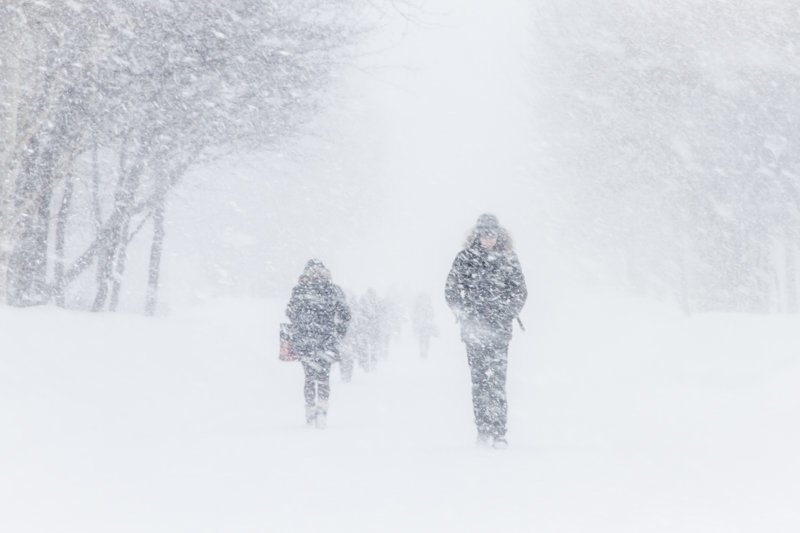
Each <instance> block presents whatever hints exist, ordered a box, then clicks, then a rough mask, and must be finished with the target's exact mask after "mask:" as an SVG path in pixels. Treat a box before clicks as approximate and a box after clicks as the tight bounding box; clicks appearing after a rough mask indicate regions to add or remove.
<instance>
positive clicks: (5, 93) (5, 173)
mask: <svg viewBox="0 0 800 533" xmlns="http://www.w3.org/2000/svg"><path fill="white" fill-rule="evenodd" d="M20 25H21V24H20V23H19V22H18V21H17V17H15V16H13V15H12V16H9V12H6V13H5V14H4V15H3V16H0V302H6V301H7V294H6V289H7V283H8V274H9V261H10V260H11V251H12V249H13V247H14V240H15V239H14V237H13V229H14V228H15V226H16V224H15V221H14V216H13V213H14V203H13V191H14V187H15V182H16V180H15V179H14V166H15V165H14V151H15V148H16V138H17V110H18V107H19V106H18V101H19V80H20V76H19V68H20V61H19V58H20V57H21V56H22V55H23V48H22V47H20V46H19V43H18V42H17V43H15V44H16V46H15V45H12V43H13V42H14V41H15V40H16V39H19V38H21V33H20V32H18V31H17V28H18V27H19V26H20Z"/></svg>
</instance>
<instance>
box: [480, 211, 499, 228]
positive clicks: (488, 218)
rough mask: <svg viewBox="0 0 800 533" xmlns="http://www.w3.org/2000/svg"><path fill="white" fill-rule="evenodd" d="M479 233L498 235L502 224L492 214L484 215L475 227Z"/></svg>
mask: <svg viewBox="0 0 800 533" xmlns="http://www.w3.org/2000/svg"><path fill="white" fill-rule="evenodd" d="M475 229H476V230H477V231H478V233H497V232H498V230H499V229H500V223H499V222H498V221H497V217H496V216H494V215H492V214H491V213H484V214H482V215H481V216H479V217H478V222H477V224H476V225H475Z"/></svg>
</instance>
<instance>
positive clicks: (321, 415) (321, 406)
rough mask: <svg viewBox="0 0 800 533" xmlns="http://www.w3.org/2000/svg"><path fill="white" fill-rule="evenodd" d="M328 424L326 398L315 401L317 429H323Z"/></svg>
mask: <svg viewBox="0 0 800 533" xmlns="http://www.w3.org/2000/svg"><path fill="white" fill-rule="evenodd" d="M327 425H328V400H320V401H319V402H318V403H317V418H316V426H317V429H325V427H326V426H327Z"/></svg>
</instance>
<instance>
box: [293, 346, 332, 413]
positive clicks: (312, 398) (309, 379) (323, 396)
mask: <svg viewBox="0 0 800 533" xmlns="http://www.w3.org/2000/svg"><path fill="white" fill-rule="evenodd" d="M300 361H301V362H302V363H303V372H304V373H305V375H306V381H305V385H304V387H303V394H304V395H305V398H306V405H315V404H316V401H317V400H320V401H327V400H328V397H329V396H330V393H331V361H330V359H329V358H327V357H322V358H319V357H303V358H301V359H300Z"/></svg>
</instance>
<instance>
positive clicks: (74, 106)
mask: <svg viewBox="0 0 800 533" xmlns="http://www.w3.org/2000/svg"><path fill="white" fill-rule="evenodd" d="M2 9H3V11H4V13H5V15H6V16H4V17H3V32H2V36H3V39H5V45H4V46H3V56H2V68H3V69H4V71H5V75H4V76H3V81H2V84H1V85H0V90H2V93H3V95H4V97H3V99H2V103H3V106H2V108H0V109H2V123H1V124H2V130H0V131H1V132H2V134H3V137H4V139H5V141H4V143H3V145H2V146H3V149H2V152H0V156H2V157H0V161H2V166H1V167H0V168H2V169H3V170H2V172H3V176H4V178H3V180H2V185H3V187H2V199H3V206H4V209H3V211H2V213H3V217H4V219H3V224H2V228H3V234H2V238H3V242H4V244H3V246H2V254H3V255H2V261H1V262H0V265H2V267H3V268H2V272H3V278H4V279H5V280H6V281H5V282H4V283H3V286H4V287H5V290H6V299H7V301H9V302H11V303H18V304H21V305H27V304H29V303H37V302H46V301H57V302H59V303H61V304H62V305H67V306H69V307H77V308H92V309H96V310H101V309H116V308H118V307H119V306H122V307H124V308H126V309H130V310H137V309H141V308H142V306H143V305H145V307H147V309H150V310H153V309H154V308H155V306H156V305H157V301H158V300H159V297H161V300H164V301H165V302H167V303H168V302H170V301H172V302H173V303H175V304H178V303H181V302H191V301H197V300H198V299H201V300H202V299H205V298H207V297H211V296H224V295H247V294H251V295H261V296H269V295H273V296H274V295H279V294H283V293H285V290H286V288H287V286H288V284H289V283H291V281H292V280H293V279H294V278H295V277H296V276H297V273H298V270H299V268H300V266H301V265H302V264H303V262H304V261H305V260H306V259H307V258H308V257H311V256H320V257H324V258H325V259H326V260H327V261H328V262H329V263H330V265H331V267H332V269H333V271H334V272H336V273H337V274H338V275H339V276H341V281H342V282H343V283H345V284H351V285H353V286H354V287H357V288H365V287H367V286H378V287H404V286H420V285H422V286H425V287H427V288H430V289H433V288H436V287H438V285H439V284H440V283H441V278H442V275H443V272H445V271H446V269H447V267H448V263H449V261H450V255H452V253H453V248H454V247H456V246H457V245H458V244H459V243H460V241H461V239H462V238H463V234H464V232H466V230H467V228H468V227H469V225H470V224H471V223H472V222H473V221H474V219H475V217H476V216H477V214H479V213H481V212H485V211H490V212H495V213H497V214H498V215H499V216H500V218H501V220H502V221H503V223H504V224H506V225H507V226H508V227H509V228H510V230H511V231H512V234H513V235H514V236H515V237H516V240H517V241H518V247H519V250H520V256H521V259H522V261H523V263H525V262H526V261H527V262H529V263H531V264H532V265H534V264H535V265H536V268H537V269H540V270H541V271H542V274H543V276H546V277H547V278H548V282H547V286H548V287H554V286H556V285H562V284H563V285H565V286H566V285H572V284H574V283H578V284H581V285H582V284H585V283H587V282H588V283H592V284H599V285H601V286H610V287H614V288H615V290H623V291H634V292H635V293H638V294H641V295H648V296H654V297H657V298H659V299H662V300H670V301H674V302H676V303H678V304H679V305H681V306H682V307H683V308H684V309H686V310H689V311H702V310H742V311H757V312H769V311H793V310H795V309H796V307H797V302H796V300H797V298H796V292H797V291H796V272H795V271H796V266H795V265H796V254H797V245H796V243H797V242H798V240H797V238H796V237H797V235H796V228H797V227H798V224H797V222H798V219H797V213H798V205H800V203H799V202H800V200H798V199H799V198H800V195H798V192H797V183H796V182H797V179H796V176H797V173H796V171H795V166H794V165H795V164H796V163H795V161H794V159H795V158H794V156H793V154H794V153H795V151H796V148H795V141H794V135H793V133H794V126H795V124H796V122H797V121H796V116H797V112H796V109H797V108H798V107H797V106H796V105H795V103H796V102H795V98H796V91H795V89H794V87H795V86H796V83H795V81H796V79H795V76H796V75H797V74H796V69H795V67H794V59H796V58H795V54H796V52H795V43H794V42H793V33H792V31H793V30H792V28H793V27H794V26H793V24H794V23H795V22H796V18H797V16H798V15H797V13H796V11H795V10H794V8H793V7H792V6H791V3H790V2H777V1H775V2H767V3H763V4H758V5H757V6H756V5H754V6H741V5H730V4H729V3H727V2H706V3H704V4H703V5H696V4H695V3H693V2H649V3H647V4H646V5H645V4H644V3H640V2H630V1H611V2H605V3H603V5H602V6H598V5H596V4H595V3H592V2H589V1H583V0H567V1H565V2H558V3H557V4H556V3H552V2H533V3H530V2H521V1H512V0H507V1H503V2H495V3H485V2H455V1H446V0H440V1H438V2H430V3H427V4H426V5H425V6H424V7H422V6H416V5H415V4H412V3H400V4H398V5H396V6H395V7H391V6H384V5H370V4H369V3H361V2H359V1H358V0H353V1H352V2H329V1H325V0H308V1H304V2H295V3H292V4H291V6H289V5H288V4H286V5H283V4H281V5H278V4H273V3H269V4H265V3H261V2H255V1H245V0H242V1H239V2H234V3H232V4H230V5H227V6H225V7H212V6H211V5H210V4H207V3H206V2H201V1H199V0H198V1H194V2H184V3H181V5H180V6H178V5H177V4H173V3H168V2H111V3H105V2H92V1H87V2H68V3H64V4H62V3H60V2H36V3H33V2H25V1H19V2H10V3H6V4H4V6H3V8H2ZM189 14H191V16H190V15H189ZM162 265H163V268H162ZM162 271H163V272H162ZM436 290H438V289H436ZM162 292H163V294H162Z"/></svg>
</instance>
